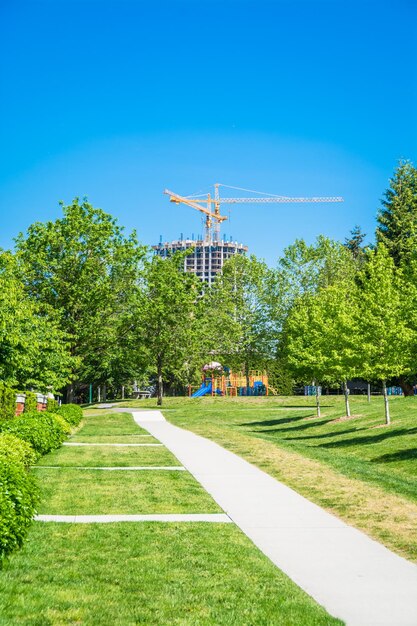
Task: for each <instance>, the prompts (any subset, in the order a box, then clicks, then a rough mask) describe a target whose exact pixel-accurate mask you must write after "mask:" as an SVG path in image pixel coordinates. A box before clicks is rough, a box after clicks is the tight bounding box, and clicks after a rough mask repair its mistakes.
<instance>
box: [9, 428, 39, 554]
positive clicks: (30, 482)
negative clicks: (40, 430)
mask: <svg viewBox="0 0 417 626" xmlns="http://www.w3.org/2000/svg"><path fill="white" fill-rule="evenodd" d="M34 457H35V455H34V452H33V450H32V448H31V446H30V445H29V444H28V443H26V442H24V441H22V440H21V439H18V438H17V437H14V436H13V435H10V434H6V435H0V559H3V558H4V557H5V556H6V555H8V554H9V553H10V552H12V551H13V550H15V549H16V548H19V547H20V546H21V545H22V543H23V540H24V539H25V536H26V533H27V531H28V528H29V525H30V523H31V521H32V518H33V516H34V514H35V507H36V503H37V501H38V488H37V486H36V482H35V479H34V477H33V476H31V475H30V474H29V473H28V467H29V465H30V464H31V463H33V461H34Z"/></svg>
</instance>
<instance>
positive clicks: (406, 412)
mask: <svg viewBox="0 0 417 626" xmlns="http://www.w3.org/2000/svg"><path fill="white" fill-rule="evenodd" d="M314 402H315V399H314V398H305V397H289V398H285V397H283V398H274V397H273V398H230V399H229V398H201V399H193V400H189V399H188V398H182V399H178V398H173V399H168V398H167V399H166V401H165V406H166V408H167V409H169V410H168V411H167V412H166V418H167V419H168V420H170V421H171V422H173V423H174V424H177V425H178V426H183V427H185V428H188V429H189V430H193V431H194V432H196V433H198V434H201V435H204V436H206V437H209V438H211V439H213V440H215V441H217V442H218V443H220V444H221V445H223V446H224V447H226V448H228V449H230V450H232V451H233V452H236V453H237V454H239V455H241V456H243V457H244V458H246V459H247V460H248V461H250V462H251V463H254V464H255V465H258V466H259V467H261V468H262V469H264V470H265V471H267V472H268V473H270V474H271V475H272V476H274V477H276V478H278V479H279V480H281V481H282V482H284V483H286V484H288V485H289V486H291V487H293V488H294V489H295V490H297V491H298V492H299V493H301V494H303V495H305V496H306V497H307V498H309V499H310V500H312V501H314V502H316V503H317V504H319V505H320V506H322V507H324V508H326V509H327V510H329V511H331V512H333V513H335V514H336V515H338V516H339V517H341V518H342V519H344V520H346V521H347V522H348V523H350V524H352V525H355V526H357V527H358V528H360V529H362V530H364V531H365V532H367V533H368V534H369V535H371V536H372V537H374V538H375V539H377V540H379V541H381V542H383V543H385V544H386V545H387V546H388V547H390V548H391V549H393V550H395V551H397V552H398V553H400V554H402V555H403V556H406V557H407V558H410V559H417V532H416V526H417V480H416V476H417V398H402V397H398V396H397V397H392V398H391V399H390V405H391V414H392V422H393V423H392V425H391V426H389V427H385V426H384V408H383V400H382V398H379V397H376V398H372V401H371V404H368V402H367V401H366V398H363V397H359V396H353V397H351V408H352V413H353V418H352V419H349V420H346V419H343V415H344V400H343V397H342V396H323V398H322V417H321V418H316V417H315V406H314ZM130 404H131V406H146V407H147V408H151V405H150V402H149V401H145V402H144V401H142V402H141V401H135V402H132V403H130ZM153 408H156V407H153ZM341 418H342V419H341Z"/></svg>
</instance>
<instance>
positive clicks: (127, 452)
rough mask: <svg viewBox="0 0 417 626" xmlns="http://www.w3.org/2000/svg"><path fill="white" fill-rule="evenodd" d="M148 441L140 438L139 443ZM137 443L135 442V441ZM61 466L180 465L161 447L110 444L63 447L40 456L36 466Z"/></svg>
mask: <svg viewBox="0 0 417 626" xmlns="http://www.w3.org/2000/svg"><path fill="white" fill-rule="evenodd" d="M144 441H146V442H147V441H148V440H147V439H142V440H140V443H143V442H144ZM136 443H137V442H136ZM42 465H59V466H62V467H79V466H84V467H132V466H142V465H144V466H146V465H152V466H155V465H161V466H164V465H169V466H171V465H175V466H176V465H181V464H180V463H179V461H178V460H177V459H176V458H175V456H174V455H173V454H171V452H169V451H168V450H167V449H166V448H165V447H163V448H159V447H158V448H153V447H150V448H142V447H140V448H136V447H132V448H130V447H127V448H124V447H112V446H103V447H101V446H91V447H90V446H85V447H84V446H80V447H72V446H68V447H63V448H61V449H60V450H54V451H53V452H51V453H50V454H47V455H46V456H44V457H42V459H40V461H39V462H38V466H40V467H41V466H42Z"/></svg>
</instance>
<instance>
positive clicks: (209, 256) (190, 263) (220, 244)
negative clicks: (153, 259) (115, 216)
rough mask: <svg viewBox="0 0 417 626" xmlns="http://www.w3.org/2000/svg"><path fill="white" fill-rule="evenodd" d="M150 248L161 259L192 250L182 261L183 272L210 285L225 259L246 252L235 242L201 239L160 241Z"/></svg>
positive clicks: (243, 247)
mask: <svg viewBox="0 0 417 626" xmlns="http://www.w3.org/2000/svg"><path fill="white" fill-rule="evenodd" d="M152 248H153V249H154V250H155V254H158V255H159V256H161V257H163V258H164V257H167V256H168V255H170V254H172V253H174V252H178V251H179V250H187V249H189V248H193V252H190V254H189V255H188V256H187V257H186V258H185V259H184V271H186V272H193V274H195V275H196V276H198V277H199V278H201V280H204V281H206V282H207V283H209V284H210V285H211V283H212V282H213V280H214V278H215V276H216V274H218V273H219V272H220V271H221V269H222V267H223V264H224V262H225V261H226V260H227V259H230V257H232V256H233V255H234V254H246V252H247V251H248V247H247V246H244V245H243V244H241V243H237V241H223V240H220V241H204V240H202V239H199V240H197V241H194V240H193V239H183V238H181V239H178V240H177V241H169V242H168V241H167V242H165V243H162V241H161V242H160V243H159V244H158V245H156V246H152Z"/></svg>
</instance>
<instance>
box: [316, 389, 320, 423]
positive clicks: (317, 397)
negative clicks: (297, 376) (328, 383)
mask: <svg viewBox="0 0 417 626" xmlns="http://www.w3.org/2000/svg"><path fill="white" fill-rule="evenodd" d="M316 407H317V417H321V411H320V393H319V386H318V385H316Z"/></svg>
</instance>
